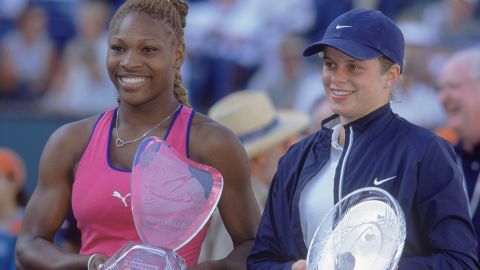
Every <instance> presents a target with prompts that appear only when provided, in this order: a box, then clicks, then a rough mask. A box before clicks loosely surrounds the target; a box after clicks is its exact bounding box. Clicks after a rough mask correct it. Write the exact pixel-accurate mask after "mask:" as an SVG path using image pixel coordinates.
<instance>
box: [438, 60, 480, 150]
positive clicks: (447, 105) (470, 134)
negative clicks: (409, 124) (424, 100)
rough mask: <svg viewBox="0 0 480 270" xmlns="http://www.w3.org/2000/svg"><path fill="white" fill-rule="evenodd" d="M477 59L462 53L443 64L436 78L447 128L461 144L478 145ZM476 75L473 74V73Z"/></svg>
mask: <svg viewBox="0 0 480 270" xmlns="http://www.w3.org/2000/svg"><path fill="white" fill-rule="evenodd" d="M479 58H480V57H479V56H478V55H475V54H469V53H464V54H460V55H458V56H456V57H453V58H452V59H451V60H450V61H448V62H447V63H446V65H445V66H444V68H443V69H442V72H441V74H440V76H439V80H438V86H439V88H440V94H439V98H440V101H441V102H442V105H443V107H444V109H445V111H446V113H447V125H448V126H449V127H451V128H452V129H453V130H455V132H457V134H458V135H459V136H460V138H461V139H462V140H463V141H464V143H465V144H475V143H478V142H480V124H479V121H478V119H479V118H480V106H479V103H480V78H478V77H475V76H480V75H479V73H478V70H477V71H476V69H478V68H479V67H478V66H475V65H476V64H477V65H478V62H480V61H479ZM475 72H477V73H475Z"/></svg>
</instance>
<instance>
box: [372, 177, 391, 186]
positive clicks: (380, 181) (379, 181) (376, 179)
mask: <svg viewBox="0 0 480 270" xmlns="http://www.w3.org/2000/svg"><path fill="white" fill-rule="evenodd" d="M395 178H397V176H396V175H395V176H392V177H389V178H385V179H382V180H378V178H375V180H373V184H374V185H375V186H378V185H381V184H383V183H385V182H387V181H390V180H393V179H395Z"/></svg>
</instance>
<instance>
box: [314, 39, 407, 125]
mask: <svg viewBox="0 0 480 270" xmlns="http://www.w3.org/2000/svg"><path fill="white" fill-rule="evenodd" d="M323 60H324V66H323V77H322V79H323V85H324V87H325V92H326V94H327V96H328V98H329V100H330V104H331V108H332V110H333V111H334V112H335V113H337V114H339V115H340V121H341V122H342V124H347V123H350V122H352V121H354V120H356V119H358V118H361V117H363V116H365V115H367V114H369V113H370V112H372V111H374V110H376V109H378V108H379V107H381V106H383V105H385V104H386V103H387V102H389V100H390V90H389V89H390V87H391V86H392V85H393V84H394V83H395V82H396V81H397V80H398V78H399V76H400V66H398V65H393V66H391V67H390V68H389V69H388V70H387V71H383V70H382V66H381V64H380V60H379V59H378V58H375V59H371V60H358V59H355V58H352V57H350V56H348V55H346V54H344V53H342V52H341V51H339V50H337V49H335V48H332V47H326V48H325V50H324V57H323Z"/></svg>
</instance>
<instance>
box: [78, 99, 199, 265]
mask: <svg viewBox="0 0 480 270" xmlns="http://www.w3.org/2000/svg"><path fill="white" fill-rule="evenodd" d="M115 112H116V110H115V109H112V110H110V111H107V112H105V113H104V114H102V115H101V116H100V118H99V119H98V120H97V123H96V124H95V126H94V129H93V133H92V135H91V138H90V141H89V143H88V146H87V149H86V150H85V152H84V154H83V156H82V158H81V159H80V163H79V165H78V167H77V171H76V173H75V179H74V183H73V188H72V208H73V213H74V215H75V218H76V219H77V226H78V228H79V229H80V231H81V234H82V247H81V250H80V254H94V253H99V254H105V255H107V256H111V255H113V253H114V252H115V251H116V250H118V249H119V248H120V247H122V246H123V245H124V244H125V243H126V242H127V241H136V242H141V240H140V237H139V236H138V234H137V231H136V230H135V225H134V222H133V217H132V213H131V205H130V174H131V170H124V169H119V168H115V167H113V166H112V164H111V161H110V154H109V153H110V143H109V142H110V141H111V140H110V139H111V136H112V133H111V130H112V127H113V125H114V123H115V117H116V114H115ZM194 114H195V112H194V111H192V109H190V108H188V107H185V106H182V107H181V109H180V111H179V112H177V113H176V115H175V116H174V118H173V120H172V121H171V123H170V127H169V128H168V131H167V133H166V134H165V136H164V138H163V139H164V140H166V142H167V143H169V144H170V145H172V146H173V147H174V148H175V149H176V150H177V151H178V152H180V153H183V154H185V155H186V156H188V141H189V140H188V138H189V131H190V124H191V121H192V118H193V116H194ZM207 227H208V226H205V227H204V228H203V229H202V230H201V231H200V232H199V233H198V234H197V236H195V237H194V238H193V239H192V240H191V241H190V242H189V243H188V244H187V245H185V246H184V247H183V248H181V249H180V250H178V251H177V252H178V253H179V254H180V255H181V256H182V257H183V258H184V259H185V261H186V263H187V266H189V267H190V266H193V265H196V264H197V263H198V257H199V255H200V249H201V246H202V243H203V241H204V239H205V235H206V232H207Z"/></svg>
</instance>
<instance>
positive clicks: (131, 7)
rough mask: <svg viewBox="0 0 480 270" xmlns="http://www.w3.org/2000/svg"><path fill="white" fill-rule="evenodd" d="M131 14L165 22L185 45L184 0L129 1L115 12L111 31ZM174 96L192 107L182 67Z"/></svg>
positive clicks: (176, 74) (185, 20)
mask: <svg viewBox="0 0 480 270" xmlns="http://www.w3.org/2000/svg"><path fill="white" fill-rule="evenodd" d="M131 13H140V14H145V15H148V16H150V17H152V18H153V19H155V20H158V21H164V22H165V23H167V24H168V25H170V26H171V27H172V29H173V31H174V33H175V36H176V38H177V40H178V42H179V43H180V44H181V45H184V43H185V41H184V38H183V36H184V32H183V29H184V28H185V26H186V24H187V13H188V5H187V4H186V3H185V2H184V1H183V0H127V1H125V3H123V4H122V5H121V6H120V8H119V9H118V10H117V11H116V12H115V15H114V16H113V18H112V20H111V21H110V26H109V31H111V30H112V28H113V26H115V25H117V23H118V22H119V21H120V20H121V19H123V18H125V17H126V16H127V15H129V14H131ZM173 94H174V95H175V98H176V99H177V100H178V101H179V102H180V103H182V104H184V105H187V106H190V104H189V102H188V95H187V90H186V89H185V87H184V86H183V82H182V76H181V75H180V67H178V68H177V69H176V70H175V81H174V86H173Z"/></svg>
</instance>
